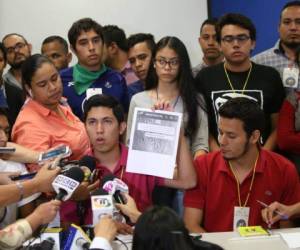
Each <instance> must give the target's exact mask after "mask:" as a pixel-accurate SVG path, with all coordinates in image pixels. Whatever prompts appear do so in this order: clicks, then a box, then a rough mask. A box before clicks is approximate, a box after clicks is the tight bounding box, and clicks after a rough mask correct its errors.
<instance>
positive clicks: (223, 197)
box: [184, 149, 300, 232]
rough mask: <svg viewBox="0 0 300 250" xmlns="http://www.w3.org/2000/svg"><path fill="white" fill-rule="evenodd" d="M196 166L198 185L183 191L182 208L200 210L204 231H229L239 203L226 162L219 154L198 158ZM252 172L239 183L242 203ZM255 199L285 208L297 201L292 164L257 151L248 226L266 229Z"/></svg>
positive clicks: (299, 191) (299, 196) (299, 192)
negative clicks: (285, 205)
mask: <svg viewBox="0 0 300 250" xmlns="http://www.w3.org/2000/svg"><path fill="white" fill-rule="evenodd" d="M195 167H196V170H197V175H198V184H197V186H196V188H194V189H191V190H188V191H187V192H186V194H185V197H184V206H185V207H191V208H199V209H201V210H203V220H202V222H203V223H202V225H203V227H204V229H205V230H206V231H208V232H222V231H232V230H233V215H234V206H239V201H238V194H237V184H236V180H235V178H234V176H233V174H232V172H231V170H230V167H229V165H228V163H227V161H225V160H224V158H223V156H222V154H221V153H220V152H219V151H218V152H213V153H209V154H206V155H204V156H199V157H197V159H196V160H195ZM252 173H253V172H252V171H251V172H250V173H249V175H248V176H247V177H246V179H245V180H244V181H243V183H242V184H240V191H241V201H242V204H244V202H245V200H246V196H247V194H248V191H249V187H250V183H251V177H252ZM256 200H260V201H263V202H265V203H266V204H270V203H272V202H274V201H279V202H281V203H284V204H287V205H289V204H294V203H296V202H299V201H300V186H299V179H298V175H297V172H296V169H295V167H294V166H293V164H292V163H291V162H289V161H288V160H287V159H285V158H284V157H282V156H280V155H278V154H276V153H273V152H270V151H266V150H263V149H261V150H260V155H259V158H258V162H257V166H256V171H255V179H254V183H253V187H252V191H251V194H250V197H249V201H248V204H247V206H248V207H250V215H249V225H250V226H253V225H262V226H266V224H265V223H264V222H263V220H262V217H261V209H262V206H261V205H260V204H258V202H257V201H256ZM276 226H277V227H278V225H275V227H276Z"/></svg>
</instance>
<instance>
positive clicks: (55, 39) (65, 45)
mask: <svg viewBox="0 0 300 250" xmlns="http://www.w3.org/2000/svg"><path fill="white" fill-rule="evenodd" d="M52 42H58V43H60V44H61V45H62V46H63V50H64V52H65V53H68V52H69V47H68V43H67V41H66V40H65V39H64V38H62V37H61V36H48V37H46V38H45V39H44V41H43V42H42V45H44V44H47V43H52Z"/></svg>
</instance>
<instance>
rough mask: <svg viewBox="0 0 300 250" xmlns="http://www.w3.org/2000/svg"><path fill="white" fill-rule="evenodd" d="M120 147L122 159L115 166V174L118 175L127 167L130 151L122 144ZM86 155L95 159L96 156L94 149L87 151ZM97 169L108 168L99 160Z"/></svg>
mask: <svg viewBox="0 0 300 250" xmlns="http://www.w3.org/2000/svg"><path fill="white" fill-rule="evenodd" d="M119 147H120V150H121V157H120V159H119V161H118V162H117V165H116V166H115V169H114V172H113V174H116V173H118V172H120V171H121V170H122V168H124V167H126V164H127V155H128V149H127V147H126V146H125V145H124V144H122V143H119ZM86 154H87V155H89V156H93V157H94V156H95V154H94V150H93V148H92V147H91V148H89V149H88V150H87V153H86ZM96 160H97V159H96ZM97 168H105V169H107V168H106V166H104V165H102V164H101V163H100V162H99V161H98V160H97Z"/></svg>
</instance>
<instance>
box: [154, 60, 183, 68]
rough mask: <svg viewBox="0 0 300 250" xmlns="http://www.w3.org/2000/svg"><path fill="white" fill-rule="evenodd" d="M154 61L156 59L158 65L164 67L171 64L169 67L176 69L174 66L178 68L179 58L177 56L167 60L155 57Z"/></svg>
mask: <svg viewBox="0 0 300 250" xmlns="http://www.w3.org/2000/svg"><path fill="white" fill-rule="evenodd" d="M154 61H155V63H156V65H157V66H159V67H161V68H164V67H166V66H167V65H169V67H170V68H171V69H174V68H177V67H178V65H179V60H178V59H177V58H176V59H171V60H166V59H164V58H158V59H155V60H154Z"/></svg>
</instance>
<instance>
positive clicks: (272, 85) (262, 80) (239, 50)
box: [195, 13, 284, 151]
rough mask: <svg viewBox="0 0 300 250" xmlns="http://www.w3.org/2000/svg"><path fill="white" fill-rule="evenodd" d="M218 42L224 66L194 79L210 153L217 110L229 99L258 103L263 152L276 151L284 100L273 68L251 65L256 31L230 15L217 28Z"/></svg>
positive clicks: (245, 20)
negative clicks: (263, 127)
mask: <svg viewBox="0 0 300 250" xmlns="http://www.w3.org/2000/svg"><path fill="white" fill-rule="evenodd" d="M217 40H218V42H219V44H220V47H221V49H222V52H223V54H224V58H225V60H224V62H223V63H219V64H217V65H214V66H210V67H206V68H204V69H202V70H201V71H200V72H199V73H198V75H197V77H196V79H195V80H196V87H197V88H199V91H201V92H202V93H203V95H204V97H205V99H206V104H207V107H208V112H209V113H210V114H209V117H210V124H209V125H210V133H211V135H210V138H209V147H210V151H214V150H218V149H219V146H218V144H217V137H218V126H217V121H218V110H219V108H220V107H221V106H222V105H223V104H224V103H225V102H226V101H227V100H229V99H231V98H235V97H246V98H248V99H251V100H255V101H257V103H258V104H259V105H260V107H261V108H262V109H263V111H264V113H265V117H266V130H265V131H264V133H263V135H262V143H263V145H264V148H265V149H269V150H273V149H274V148H275V147H276V127H277V120H278V112H279V109H280V107H281V104H282V101H283V98H284V89H283V86H282V81H281V78H280V75H279V73H278V72H277V71H276V70H275V69H274V68H272V67H269V66H265V65H259V64H256V63H253V62H251V60H250V53H251V50H252V49H253V48H254V47H255V41H256V29H255V26H254V25H253V23H252V21H251V20H250V19H249V18H247V17H246V16H243V15H240V14H236V13H229V14H226V15H224V16H222V17H221V18H220V20H219V22H218V26H217Z"/></svg>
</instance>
